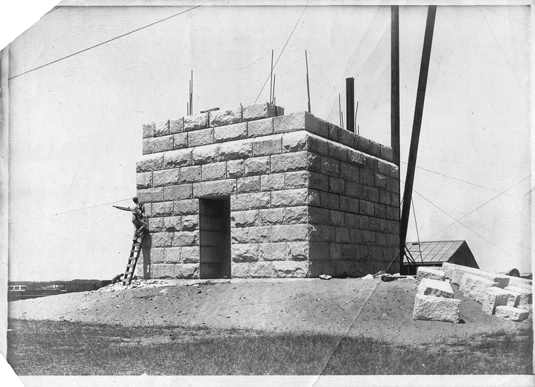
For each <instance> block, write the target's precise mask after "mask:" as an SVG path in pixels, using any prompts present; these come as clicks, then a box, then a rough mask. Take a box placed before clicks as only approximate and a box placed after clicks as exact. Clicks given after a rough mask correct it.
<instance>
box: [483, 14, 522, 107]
mask: <svg viewBox="0 0 535 387" xmlns="http://www.w3.org/2000/svg"><path fill="white" fill-rule="evenodd" d="M477 8H478V9H479V12H480V13H481V16H483V20H485V24H487V28H488V29H489V31H490V33H491V34H492V37H493V38H494V41H495V42H496V45H497V46H498V48H499V49H500V52H501V53H502V56H503V59H504V60H505V63H507V66H508V67H509V70H511V73H512V74H513V77H514V78H515V80H516V82H517V84H518V87H519V88H520V91H522V95H524V98H525V99H526V101H528V102H529V98H528V96H527V95H526V93H525V92H524V88H523V87H522V85H521V84H520V81H519V80H518V78H517V77H516V74H515V72H514V71H513V68H512V67H511V64H510V63H509V61H508V60H507V56H506V55H505V53H504V52H503V49H502V46H501V45H500V43H499V42H498V39H496V35H494V31H492V28H490V24H489V22H488V20H487V18H486V17H485V14H484V13H483V11H482V10H481V6H479V5H478V7H477Z"/></svg>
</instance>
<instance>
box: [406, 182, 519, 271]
mask: <svg viewBox="0 0 535 387" xmlns="http://www.w3.org/2000/svg"><path fill="white" fill-rule="evenodd" d="M413 190H414V189H413ZM414 192H415V193H416V194H418V195H419V196H420V197H421V198H422V199H424V200H425V201H426V202H428V203H429V204H431V205H432V206H433V207H436V208H437V209H439V210H440V211H442V212H443V213H444V214H446V215H447V216H449V217H450V218H452V219H455V217H454V216H452V215H450V214H448V213H447V212H446V211H444V210H443V209H442V208H440V207H439V206H437V205H436V204H435V203H433V202H432V201H430V200H429V199H427V198H426V197H425V196H423V195H422V194H421V193H419V192H418V191H416V190H414ZM459 224H460V225H461V226H463V227H465V228H467V229H468V230H470V231H472V232H473V233H474V234H476V235H477V236H478V237H480V238H481V239H483V240H484V241H486V242H487V243H489V244H491V245H492V246H494V247H495V248H497V249H498V250H500V251H502V252H503V253H505V254H507V255H508V256H510V257H511V258H516V257H515V256H513V255H512V254H510V253H509V252H507V251H505V250H504V249H502V248H501V247H499V246H497V245H496V244H494V243H492V242H491V241H490V240H488V239H487V238H485V237H484V236H483V235H481V234H480V233H478V232H477V231H474V230H473V229H472V228H470V227H468V226H467V225H466V224H464V223H462V222H459ZM521 263H522V262H521Z"/></svg>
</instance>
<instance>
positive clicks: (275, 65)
mask: <svg viewBox="0 0 535 387" xmlns="http://www.w3.org/2000/svg"><path fill="white" fill-rule="evenodd" d="M306 9H307V6H306V5H305V8H303V12H301V15H299V19H297V22H296V23H295V26H294V28H293V29H292V32H291V33H290V36H288V39H286V43H284V47H283V48H282V51H281V53H280V54H279V57H278V58H277V60H276V61H275V64H274V65H273V68H272V70H275V67H277V63H279V59H280V58H281V56H282V54H283V53H284V50H285V49H286V46H287V45H288V42H289V41H290V39H291V38H292V36H293V34H294V31H295V29H296V28H297V25H298V24H299V21H300V20H301V18H302V17H303V14H304V13H305V10H306ZM270 76H271V72H270V74H269V75H268V76H267V78H266V81H265V82H264V85H263V86H262V89H260V93H258V96H257V97H256V99H255V101H254V102H255V103H256V102H257V101H258V98H260V95H261V94H262V91H264V87H266V84H267V82H268V81H269V78H270Z"/></svg>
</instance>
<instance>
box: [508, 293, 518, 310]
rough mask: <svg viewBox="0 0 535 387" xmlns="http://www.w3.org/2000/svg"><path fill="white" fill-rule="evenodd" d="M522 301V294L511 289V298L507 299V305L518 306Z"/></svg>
mask: <svg viewBox="0 0 535 387" xmlns="http://www.w3.org/2000/svg"><path fill="white" fill-rule="evenodd" d="M519 302H520V294H518V293H516V292H511V291H509V299H508V300H507V306H512V307H515V308H516V307H517V306H518V303H519Z"/></svg>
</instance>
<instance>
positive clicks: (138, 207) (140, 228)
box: [113, 197, 149, 240]
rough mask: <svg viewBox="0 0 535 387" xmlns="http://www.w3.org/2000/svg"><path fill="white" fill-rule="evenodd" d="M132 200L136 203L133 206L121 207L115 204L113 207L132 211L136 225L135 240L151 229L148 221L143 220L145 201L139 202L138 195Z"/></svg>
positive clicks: (133, 221)
mask: <svg viewBox="0 0 535 387" xmlns="http://www.w3.org/2000/svg"><path fill="white" fill-rule="evenodd" d="M132 200H133V202H134V203H135V206H134V207H132V208H130V207H121V206H113V207H115V208H117V209H119V210H122V211H130V212H132V223H134V226H135V228H136V231H135V232H134V240H135V239H137V238H139V237H140V236H142V235H143V234H144V233H145V232H147V231H148V230H149V225H148V223H147V222H145V221H144V220H143V218H144V217H145V206H144V205H143V203H139V200H138V198H137V197H134V198H133V199H132Z"/></svg>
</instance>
